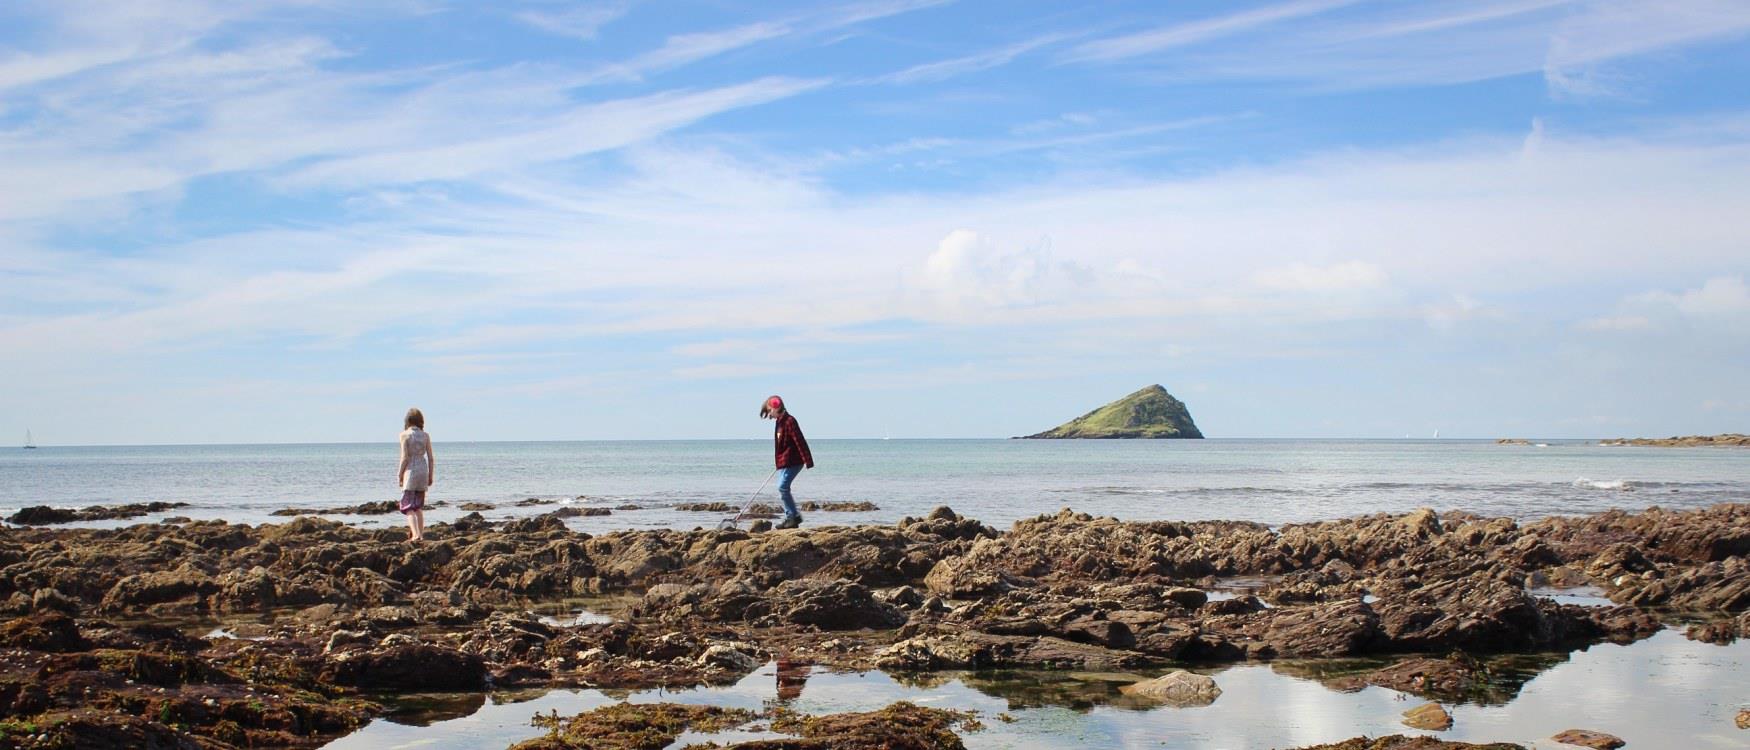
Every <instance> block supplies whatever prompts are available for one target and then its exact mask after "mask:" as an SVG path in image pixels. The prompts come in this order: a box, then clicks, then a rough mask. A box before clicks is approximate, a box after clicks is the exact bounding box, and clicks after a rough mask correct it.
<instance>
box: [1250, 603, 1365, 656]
mask: <svg viewBox="0 0 1750 750" xmlns="http://www.w3.org/2000/svg"><path fill="white" fill-rule="evenodd" d="M1264 616H1265V617H1267V618H1268V619H1267V623H1268V624H1267V626H1266V627H1265V629H1264V632H1263V633H1261V634H1259V636H1258V640H1260V641H1262V642H1263V643H1264V644H1266V645H1268V646H1270V647H1271V648H1272V649H1273V652H1274V653H1275V654H1276V655H1278V656H1353V655H1356V654H1362V653H1367V652H1369V651H1371V650H1373V649H1374V647H1375V645H1376V644H1377V643H1378V641H1379V639H1380V638H1381V636H1382V631H1381V617H1380V616H1379V615H1377V614H1375V613H1374V611H1373V608H1372V607H1370V606H1368V605H1367V604H1364V603H1362V602H1360V601H1349V602H1336V603H1332V604H1318V605H1313V606H1308V607H1298V608H1295V609H1273V610H1267V611H1266V612H1265V613H1264Z"/></svg>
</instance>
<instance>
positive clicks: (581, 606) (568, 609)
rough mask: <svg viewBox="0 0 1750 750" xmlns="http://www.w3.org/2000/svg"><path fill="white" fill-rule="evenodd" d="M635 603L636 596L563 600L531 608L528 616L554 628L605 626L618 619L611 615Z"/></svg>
mask: <svg viewBox="0 0 1750 750" xmlns="http://www.w3.org/2000/svg"><path fill="white" fill-rule="evenodd" d="M637 601H638V597H637V596H636V595H628V596H611V597H608V596H603V597H594V598H587V599H563V600H560V601H555V602H543V603H540V604H536V605H534V606H531V607H530V608H529V614H532V615H536V616H538V617H539V618H540V621H541V624H542V625H546V626H548V627H554V628H575V627H579V626H583V625H606V624H608V623H611V622H614V621H615V620H616V619H618V618H616V617H615V616H614V615H613V614H611V613H614V612H624V611H626V609H627V608H628V607H630V606H632V604H633V603H635V602H637Z"/></svg>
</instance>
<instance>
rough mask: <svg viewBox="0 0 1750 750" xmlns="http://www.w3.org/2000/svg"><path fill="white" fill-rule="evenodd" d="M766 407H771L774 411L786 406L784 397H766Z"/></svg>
mask: <svg viewBox="0 0 1750 750" xmlns="http://www.w3.org/2000/svg"><path fill="white" fill-rule="evenodd" d="M766 408H767V409H771V410H772V411H777V410H779V409H782V408H784V399H781V398H778V397H777V396H773V397H771V398H768V399H766Z"/></svg>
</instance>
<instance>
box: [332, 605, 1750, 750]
mask: <svg viewBox="0 0 1750 750" xmlns="http://www.w3.org/2000/svg"><path fill="white" fill-rule="evenodd" d="M1513 662H1514V663H1515V664H1518V665H1520V666H1521V667H1522V668H1523V669H1525V670H1527V673H1526V674H1525V675H1524V676H1523V677H1521V678H1520V679H1526V678H1528V679H1526V681H1525V682H1524V683H1523V684H1522V685H1519V684H1517V683H1518V680H1516V679H1514V680H1509V681H1508V684H1504V685H1502V686H1500V690H1499V692H1498V693H1497V700H1496V701H1495V702H1493V703H1492V704H1490V703H1469V704H1457V705H1453V704H1448V709H1449V710H1450V711H1451V713H1452V715H1453V718H1454V721H1455V724H1454V727H1453V728H1452V729H1451V730H1448V731H1446V732H1418V731H1416V730H1411V729H1408V728H1405V727H1403V726H1401V725H1400V724H1399V723H1398V720H1399V716H1400V714H1401V713H1402V712H1403V711H1404V710H1405V709H1408V708H1411V707H1414V706H1416V705H1419V704H1420V703H1421V702H1422V701H1421V700H1420V699H1417V698H1414V697H1408V696H1405V695H1404V694H1401V693H1398V692H1396V691H1392V690H1386V689H1383V688H1374V687H1370V688H1366V689H1363V690H1360V691H1356V692H1349V693H1344V692H1339V691H1336V690H1333V689H1331V688H1329V687H1326V686H1325V685H1324V684H1322V683H1320V682H1319V681H1317V680H1316V679H1314V678H1313V677H1311V676H1309V675H1314V674H1317V673H1318V672H1319V671H1320V670H1321V666H1324V667H1329V668H1330V671H1333V672H1335V671H1341V669H1342V668H1345V667H1347V668H1354V667H1355V666H1356V665H1355V664H1354V663H1352V662H1350V663H1344V662H1294V663H1281V664H1274V665H1264V664H1249V665H1243V666H1235V667H1231V668H1227V669H1221V670H1218V671H1212V672H1211V674H1213V676H1214V677H1215V680H1216V682H1217V683H1218V684H1219V685H1220V686H1221V688H1222V691H1223V692H1222V695H1221V697H1220V698H1218V699H1217V700H1216V701H1215V703H1214V704H1212V705H1210V706H1205V707H1198V708H1163V707H1155V708H1150V707H1142V706H1137V705H1134V704H1130V703H1128V701H1127V699H1125V698H1123V697H1122V696H1120V695H1119V694H1118V692H1117V687H1118V685H1120V684H1122V683H1121V682H1118V681H1116V680H1117V679H1118V678H1117V676H1111V675H1099V674H1094V675H1087V674H1079V675H1078V674H1073V673H1065V672H1002V673H964V672H960V673H940V674H933V675H926V676H922V677H919V678H909V679H896V678H895V677H894V676H891V675H887V674H884V673H881V672H864V673H838V674H834V673H824V672H817V673H815V674H812V675H811V676H810V677H809V679H808V681H807V684H806V685H805V686H804V687H803V689H802V692H801V694H800V696H799V697H796V698H794V699H793V700H790V701H788V703H787V705H788V706H789V707H790V708H792V709H795V710H798V711H803V712H806V713H811V714H825V713H836V712H840V711H867V710H873V709H877V708H880V707H882V706H886V705H888V704H889V703H892V702H894V701H899V700H909V701H912V702H914V703H918V704H921V705H927V706H935V707H939V708H955V709H971V710H975V711H977V712H979V718H980V719H981V721H982V722H983V723H984V725H985V729H984V730H982V731H978V732H971V733H966V734H964V735H963V736H964V737H965V740H966V745H967V746H968V747H969V748H975V749H976V748H1027V749H1034V748H1038V749H1040V750H1043V749H1045V748H1061V747H1118V748H1159V747H1173V748H1205V749H1210V750H1214V749H1216V748H1222V749H1227V748H1236V749H1237V748H1257V747H1295V746H1300V745H1307V744H1314V743H1321V742H1332V741H1337V740H1342V739H1347V738H1349V737H1354V736H1358V735H1363V734H1365V735H1371V736H1378V735H1382V734H1394V733H1405V734H1429V735H1434V736H1439V737H1442V738H1445V739H1455V740H1467V741H1473V742H1484V741H1489V742H1501V741H1507V742H1518V743H1521V744H1524V745H1526V746H1528V747H1537V748H1554V747H1558V746H1557V745H1556V743H1554V742H1551V741H1550V740H1549V739H1548V738H1549V737H1550V736H1551V735H1553V734H1556V733H1557V732H1560V731H1562V730H1564V729H1570V728H1587V729H1595V730H1599V731H1604V732H1609V733H1611V734H1615V735H1617V736H1619V737H1622V738H1623V739H1625V740H1627V741H1628V743H1629V747H1631V748H1632V747H1643V748H1674V747H1684V748H1716V747H1718V748H1741V747H1745V746H1746V744H1747V743H1750V732H1745V731H1743V730H1739V729H1737V728H1736V726H1734V724H1733V717H1734V716H1735V715H1736V713H1737V711H1738V709H1739V708H1740V707H1744V706H1746V705H1750V703H1747V702H1750V642H1740V643H1738V644H1734V645H1731V646H1714V645H1708V644H1704V643H1697V642H1693V641H1689V640H1686V639H1684V638H1683V635H1682V634H1681V633H1680V632H1678V631H1675V630H1668V631H1665V632H1662V633H1660V634H1658V635H1656V636H1654V637H1652V638H1649V639H1646V640H1644V641H1641V642H1639V643H1635V644H1632V645H1628V646H1617V645H1599V646H1594V647H1592V648H1590V649H1587V650H1583V651H1577V652H1574V653H1573V654H1570V655H1566V656H1563V655H1553V656H1538V657H1519V658H1517V659H1515V660H1513ZM1503 671H1509V672H1510V671H1511V670H1503ZM1515 687H1517V688H1518V690H1517V693H1516V694H1514V692H1513V690H1514V688H1515ZM619 700H627V701H632V702H637V703H652V702H660V701H673V702H680V703H694V704H709V705H718V706H732V707H739V708H748V709H755V710H758V709H760V708H763V707H765V706H767V705H770V704H772V703H773V702H775V701H777V686H776V667H775V665H772V664H768V665H766V666H765V667H764V668H762V669H760V670H758V671H756V672H755V673H753V674H752V675H750V676H748V677H747V678H745V679H743V680H742V681H741V682H739V683H737V684H735V685H733V686H729V687H722V688H699V689H693V690H682V691H660V690H650V691H637V692H631V693H624V692H622V693H615V694H609V693H604V692H602V691H597V690H555V691H549V692H544V693H542V692H537V693H526V694H521V695H494V696H490V697H488V696H482V695H479V694H472V695H467V696H449V697H446V698H445V699H443V700H434V699H426V700H425V701H421V702H419V703H418V705H410V706H409V709H410V710H409V711H408V712H407V713H404V714H402V715H399V716H392V717H390V718H386V719H379V720H377V721H374V722H372V723H371V724H369V725H368V726H366V727H364V728H363V729H361V730H359V731H358V732H356V733H354V734H352V735H350V736H347V737H343V738H341V739H339V740H336V741H335V742H333V743H331V744H329V745H328V746H327V747H329V748H335V749H337V750H339V749H353V750H363V749H365V748H422V749H425V750H464V749H466V750H476V749H478V750H485V749H488V748H490V749H491V750H501V749H502V748H505V747H507V746H509V745H511V744H512V743H514V742H517V741H520V740H523V739H527V738H530V737H534V736H537V735H538V734H540V732H541V730H539V729H536V728H534V727H532V726H530V725H529V719H530V718H531V717H533V716H534V715H535V714H537V713H547V712H549V711H557V712H558V713H559V714H560V715H561V716H567V715H570V714H574V713H578V712H581V711H586V710H589V709H591V708H596V707H599V706H603V705H607V704H609V703H612V702H615V701H619ZM1005 714H1006V715H1007V716H1009V717H1011V718H1012V719H1013V721H1005V720H1003V719H1002V718H1000V716H1001V715H1005ZM756 736H764V735H744V734H732V735H714V736H705V735H690V736H689V737H687V738H683V741H682V742H680V743H677V745H684V744H686V743H687V742H694V741H703V740H706V739H711V740H716V741H719V742H728V741H739V740H743V739H751V738H753V737H756Z"/></svg>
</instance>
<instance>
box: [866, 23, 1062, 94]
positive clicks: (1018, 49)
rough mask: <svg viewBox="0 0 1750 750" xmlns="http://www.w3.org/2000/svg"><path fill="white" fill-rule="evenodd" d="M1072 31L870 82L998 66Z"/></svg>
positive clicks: (936, 77) (937, 77) (918, 79)
mask: <svg viewBox="0 0 1750 750" xmlns="http://www.w3.org/2000/svg"><path fill="white" fill-rule="evenodd" d="M1074 36H1076V35H1074V34H1065V33H1056V34H1046V35H1043V36H1037V37H1034V38H1032V39H1026V40H1023V41H1019V42H1015V43H1014V44H1009V45H1005V46H1002V47H998V48H996V49H992V50H986V51H984V52H978V53H975V54H971V55H963V56H960V57H953V58H949V59H946V60H937V61H935V62H929V63H923V64H920V65H913V66H912V67H909V68H906V69H904V70H901V71H897V72H894V73H889V74H887V75H884V76H879V77H877V78H875V79H874V80H873V82H874V83H895V84H902V85H903V84H908V83H923V82H935V81H945V80H947V79H949V78H954V77H956V76H962V75H966V74H968V73H976V72H978V71H981V70H989V69H991V68H996V67H1001V66H1003V65H1007V64H1009V63H1011V62H1013V61H1014V60H1015V59H1016V58H1018V57H1020V56H1022V55H1025V54H1027V53H1029V52H1032V51H1034V50H1037V49H1041V48H1043V47H1047V46H1050V45H1053V44H1057V43H1059V42H1062V41H1064V40H1065V39H1070V38H1074Z"/></svg>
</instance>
